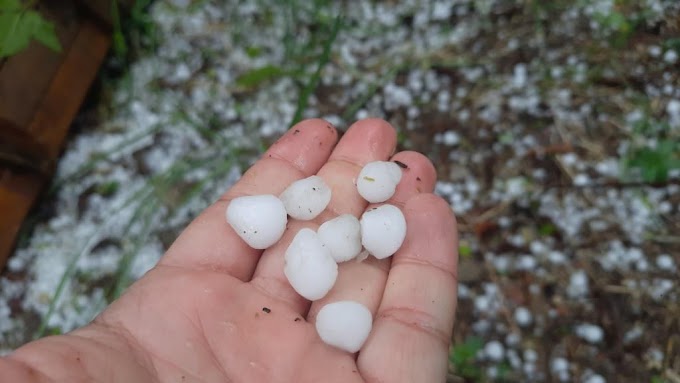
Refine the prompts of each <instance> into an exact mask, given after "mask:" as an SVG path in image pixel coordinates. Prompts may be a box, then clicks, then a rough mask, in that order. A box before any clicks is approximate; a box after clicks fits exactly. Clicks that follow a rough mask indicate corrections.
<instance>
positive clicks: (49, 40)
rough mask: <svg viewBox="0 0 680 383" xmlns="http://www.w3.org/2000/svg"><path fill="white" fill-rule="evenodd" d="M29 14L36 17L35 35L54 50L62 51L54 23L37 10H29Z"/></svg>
mask: <svg viewBox="0 0 680 383" xmlns="http://www.w3.org/2000/svg"><path fill="white" fill-rule="evenodd" d="M28 15H31V17H33V18H35V19H34V21H33V23H34V25H33V37H34V38H35V39H36V40H38V41H40V42H41V43H42V44H43V45H45V46H46V47H48V48H50V49H52V50H53V51H56V52H61V44H60V43H59V37H58V36H57V32H56V31H55V29H54V23H52V22H51V21H47V20H45V19H43V18H42V17H41V16H40V14H38V13H37V12H33V11H29V12H27V16H28Z"/></svg>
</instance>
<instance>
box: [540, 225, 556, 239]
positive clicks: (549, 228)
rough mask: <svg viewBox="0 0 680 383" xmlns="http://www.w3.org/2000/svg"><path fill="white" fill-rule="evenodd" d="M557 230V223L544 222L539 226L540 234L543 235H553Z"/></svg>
mask: <svg viewBox="0 0 680 383" xmlns="http://www.w3.org/2000/svg"><path fill="white" fill-rule="evenodd" d="M556 231H557V228H556V227H555V225H553V224H551V223H544V224H542V225H541V226H539V227H538V234H540V235H541V236H543V237H546V236H549V235H553V234H554V233H555V232H556Z"/></svg>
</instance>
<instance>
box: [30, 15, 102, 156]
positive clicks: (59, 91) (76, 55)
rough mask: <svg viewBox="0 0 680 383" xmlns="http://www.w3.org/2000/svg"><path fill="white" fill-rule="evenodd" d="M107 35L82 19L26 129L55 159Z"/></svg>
mask: <svg viewBox="0 0 680 383" xmlns="http://www.w3.org/2000/svg"><path fill="white" fill-rule="evenodd" d="M110 38H111V36H110V34H109V33H108V32H107V31H105V30H103V29H102V28H101V27H100V26H99V25H97V24H96V23H95V22H93V21H91V20H86V21H84V22H83V24H82V26H81V28H80V31H79V32H78V35H77V36H76V38H75V40H74V42H73V45H72V46H71V48H70V49H69V51H68V55H67V56H66V58H65V59H64V61H63V63H62V66H61V68H60V70H59V72H58V73H57V74H56V76H55V77H54V80H53V81H52V83H51V84H50V87H49V89H48V90H47V92H46V94H45V98H44V101H43V103H42V104H41V105H40V107H39V109H38V112H37V113H36V115H35V117H34V118H33V121H32V122H31V124H30V126H29V131H30V132H31V134H33V135H34V137H36V141H37V142H39V143H40V144H42V145H44V146H45V148H46V150H47V153H48V157H49V158H56V157H57V156H58V155H59V152H60V150H61V145H62V142H63V140H64V138H65V137H66V133H67V132H68V128H69V127H70V125H71V122H72V121H73V119H74V118H75V116H76V114H77V113H78V110H79V109H80V105H81V104H82V102H83V100H84V99H85V96H86V95H87V91H88V89H89V88H90V85H91V83H92V81H93V80H94V79H95V77H96V75H97V72H98V71H99V67H100V66H101V64H102V61H103V60H104V57H105V56H106V52H107V51H108V49H109V45H110Z"/></svg>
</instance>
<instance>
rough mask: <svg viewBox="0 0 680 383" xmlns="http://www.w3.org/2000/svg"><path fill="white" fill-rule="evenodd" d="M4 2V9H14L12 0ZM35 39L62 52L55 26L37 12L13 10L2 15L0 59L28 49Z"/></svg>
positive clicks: (4, 11)
mask: <svg viewBox="0 0 680 383" xmlns="http://www.w3.org/2000/svg"><path fill="white" fill-rule="evenodd" d="M0 1H4V3H3V4H2V6H3V7H8V9H9V8H10V7H14V5H15V3H12V1H11V0H0ZM31 38H35V39H37V40H38V41H40V42H41V43H42V44H44V45H46V46H47V47H49V48H51V49H53V50H56V51H61V44H59V40H58V38H57V34H56V32H55V30H54V24H53V23H51V22H48V21H46V20H45V19H43V17H42V16H41V15H40V14H39V13H38V12H36V11H32V10H26V11H22V10H18V9H16V8H11V10H10V11H6V10H4V8H3V12H1V13H0V57H8V56H12V55H15V54H17V53H19V52H21V51H22V50H24V49H26V48H27V47H28V45H29V43H30V42H31Z"/></svg>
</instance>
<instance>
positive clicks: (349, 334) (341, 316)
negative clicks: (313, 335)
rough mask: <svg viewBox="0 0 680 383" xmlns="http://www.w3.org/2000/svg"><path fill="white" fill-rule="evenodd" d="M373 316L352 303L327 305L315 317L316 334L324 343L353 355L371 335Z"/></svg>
mask: <svg viewBox="0 0 680 383" xmlns="http://www.w3.org/2000/svg"><path fill="white" fill-rule="evenodd" d="M372 326H373V316H372V315H371V312H370V311H369V310H368V308H366V306H364V305H362V304H361V303H358V302H354V301H339V302H334V303H329V304H327V305H325V306H324V307H322V308H321V310H319V313H318V314H317V315H316V332H317V333H318V334H319V337H321V340H323V341H324V343H326V344H329V345H331V346H334V347H337V348H339V349H341V350H344V351H347V352H351V353H355V352H357V351H359V350H360V349H361V346H363V345H364V342H365V341H366V339H367V338H368V335H369V334H370V333H371V327H372Z"/></svg>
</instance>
